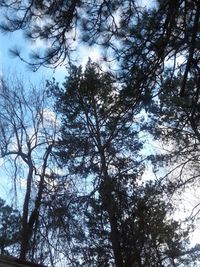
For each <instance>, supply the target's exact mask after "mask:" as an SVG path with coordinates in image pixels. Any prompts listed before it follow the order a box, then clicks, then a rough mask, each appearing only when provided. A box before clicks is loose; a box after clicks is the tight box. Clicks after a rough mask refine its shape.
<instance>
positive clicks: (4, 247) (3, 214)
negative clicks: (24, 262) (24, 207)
mask: <svg viewBox="0 0 200 267" xmlns="http://www.w3.org/2000/svg"><path fill="white" fill-rule="evenodd" d="M0 221H1V224H0V253H1V254H8V255H9V254H12V255H13V253H14V255H16V254H17V251H19V243H20V231H21V229H20V225H21V216H20V213H19V211H18V210H16V209H14V208H13V207H12V206H9V205H6V204H5V201H4V200H3V199H0Z"/></svg>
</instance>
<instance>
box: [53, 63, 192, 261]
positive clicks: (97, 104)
mask: <svg viewBox="0 0 200 267" xmlns="http://www.w3.org/2000/svg"><path fill="white" fill-rule="evenodd" d="M48 87H49V90H50V91H52V92H54V94H55V96H56V97H57V109H58V111H59V112H60V113H61V115H62V117H61V119H62V128H61V137H60V139H59V140H58V144H57V150H58V151H57V155H58V156H59V158H60V161H61V164H62V166H66V168H67V170H68V172H69V176H72V177H73V178H72V179H73V182H74V183H77V188H79V190H80V191H79V193H78V195H77V197H78V198H77V199H81V200H82V201H81V202H78V206H79V207H81V206H82V212H83V216H84V223H83V227H84V231H83V235H81V239H80V240H81V241H77V238H78V237H77V236H74V237H73V238H72V243H73V244H75V246H74V247H72V254H73V255H77V257H76V260H77V261H79V262H78V263H77V264H78V265H77V266H80V265H82V266H88V265H92V266H132V265H134V266H169V264H175V262H177V264H178V262H179V261H180V262H179V263H180V264H181V256H182V255H184V254H185V253H186V251H187V249H186V247H187V246H186V244H187V242H186V238H185V237H186V236H187V233H186V232H183V231H181V229H180V226H179V224H178V223H177V222H175V221H174V220H169V219H168V218H169V214H170V212H172V207H171V206H170V205H166V204H165V201H164V198H163V194H162V188H160V187H159V186H157V185H156V184H154V183H151V182H147V183H142V181H141V177H142V173H143V170H144V164H143V160H142V159H141V157H140V155H139V152H140V150H141V148H142V144H141V142H140V139H139V137H138V133H139V132H140V126H141V121H140V117H139V116H138V115H139V112H140V108H141V107H142V105H141V104H142V103H143V98H140V97H138V92H137V90H136V92H137V93H136V95H135V97H134V92H133V91H132V92H131V94H132V95H131V98H130V97H129V90H130V87H129V84H126V83H124V84H118V83H117V82H116V80H115V79H114V76H113V75H112V74H111V73H109V72H102V71H100V69H99V66H98V65H97V64H95V63H92V62H91V61H89V62H88V64H87V65H86V68H85V71H82V69H81V68H76V67H74V68H73V69H72V70H71V74H70V76H69V77H68V78H67V80H66V82H65V83H64V85H63V88H60V87H59V85H58V84H57V83H56V82H55V81H53V82H50V83H48ZM131 90H133V88H131ZM78 183H79V184H78ZM83 184H84V185H85V187H86V188H84V186H83ZM83 193H84V194H83ZM81 204H82V205H81ZM155 226H156V227H155ZM73 240H74V242H73ZM86 240H87V241H86ZM184 241H185V242H186V243H185V244H184V243H183V242H184ZM77 242H78V243H77ZM78 259H80V260H78ZM75 266H76V265H75Z"/></svg>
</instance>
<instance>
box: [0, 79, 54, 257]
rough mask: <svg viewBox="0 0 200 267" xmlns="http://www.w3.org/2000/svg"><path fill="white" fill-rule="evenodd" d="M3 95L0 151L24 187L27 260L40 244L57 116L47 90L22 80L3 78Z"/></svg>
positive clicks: (22, 245)
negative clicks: (38, 236) (36, 238)
mask: <svg viewBox="0 0 200 267" xmlns="http://www.w3.org/2000/svg"><path fill="white" fill-rule="evenodd" d="M0 96H1V100H0V106H1V112H0V121H1V123H0V153H1V157H2V158H3V159H4V160H5V164H7V163H6V162H9V164H11V168H13V181H14V184H15V187H16V190H17V191H18V188H19V185H18V183H19V182H20V183H21V184H22V189H23V190H22V193H21V194H22V196H23V197H24V200H23V204H22V206H23V207H22V210H21V212H22V228H21V234H20V238H21V240H20V258H21V259H23V260H24V259H26V258H27V257H29V258H31V257H33V255H32V256H31V253H33V254H34V250H35V248H36V247H37V244H35V243H34V242H32V244H31V246H30V242H31V241H33V240H34V235H35V234H36V233H37V231H38V222H39V218H40V208H41V205H42V199H43V194H44V188H45V187H46V182H47V179H46V175H47V174H48V173H49V172H50V171H51V168H52V164H51V161H52V149H53V146H54V142H55V138H56V131H57V129H56V118H55V117H52V116H53V115H54V114H53V113H51V111H50V109H48V106H47V105H46V98H45V92H44V91H42V90H41V89H40V90H39V91H37V90H36V88H35V87H33V86H32V87H31V88H30V89H29V91H28V90H27V89H26V87H25V85H24V84H23V83H22V81H21V80H20V79H17V78H16V79H15V80H12V83H11V81H10V82H8V81H5V80H3V79H2V80H1V86H0ZM23 183H24V185H23ZM41 253H42V251H41ZM28 255H29V256H28Z"/></svg>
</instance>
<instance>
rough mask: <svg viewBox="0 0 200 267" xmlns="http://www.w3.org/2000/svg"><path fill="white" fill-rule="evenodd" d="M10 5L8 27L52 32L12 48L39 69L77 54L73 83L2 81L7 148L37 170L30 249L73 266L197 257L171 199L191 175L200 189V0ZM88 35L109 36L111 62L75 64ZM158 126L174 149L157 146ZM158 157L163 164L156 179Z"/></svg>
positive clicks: (24, 230)
mask: <svg viewBox="0 0 200 267" xmlns="http://www.w3.org/2000/svg"><path fill="white" fill-rule="evenodd" d="M0 8H1V10H2V12H3V14H4V18H3V19H2V21H1V30H2V31H3V32H14V31H22V32H23V33H24V35H25V37H26V38H28V39H29V40H31V41H35V42H37V41H38V40H39V41H43V47H42V48H41V49H40V50H39V51H33V53H32V54H31V57H30V58H25V56H24V54H23V50H21V51H20V49H19V48H11V52H12V53H13V54H15V55H16V56H18V57H19V58H20V59H21V60H22V61H23V62H24V63H27V64H28V65H29V66H31V67H32V68H33V70H37V69H38V68H40V67H41V66H45V67H50V68H55V69H56V68H57V67H59V66H60V65H62V64H64V65H66V66H67V70H66V78H65V82H64V84H63V85H60V84H59V82H57V81H56V80H49V81H47V84H46V87H45V90H43V91H42V90H38V91H37V90H35V89H34V90H33V88H32V90H30V89H27V90H24V86H23V85H22V83H21V81H19V80H17V81H16V83H15V84H16V86H14V87H13V84H14V83H13V84H12V85H11V84H9V83H8V82H5V80H4V79H2V82H1V88H0V89H1V91H0V95H1V99H0V106H1V109H0V110H1V111H0V119H1V120H0V154H1V157H2V158H4V160H5V161H6V160H7V159H8V160H9V162H11V163H12V168H13V170H14V176H13V178H14V182H16V181H18V179H19V177H20V175H22V173H23V176H24V177H26V178H25V180H26V186H25V188H24V192H23V199H24V200H23V205H22V207H21V210H19V212H20V214H21V215H20V216H21V223H20V225H21V227H19V231H20V233H21V239H20V241H19V243H18V245H17V249H19V256H20V257H21V258H22V259H26V258H28V259H30V260H33V261H36V262H41V263H47V264H51V266H55V265H56V262H57V261H59V260H61V259H62V257H64V261H65V264H68V265H69V266H116V267H123V266H127V267H129V266H130V267H131V266H136V267H137V266H138V267H150V266H158V267H161V266H166V267H167V266H180V267H182V266H195V264H196V262H197V258H198V254H199V246H198V245H197V246H195V247H194V248H191V246H190V245H189V241H188V237H189V234H190V231H191V228H192V227H189V226H188V227H186V226H185V227H183V224H181V222H180V221H176V220H175V219H173V215H174V211H175V209H176V208H174V206H173V201H170V200H171V198H172V199H173V195H174V194H176V192H180V191H177V190H178V189H181V190H183V189H185V188H186V187H187V186H192V184H193V185H194V184H195V186H196V188H197V189H198V190H199V185H198V183H199V141H200V129H199V120H200V117H199V101H200V100H199V92H200V90H199V86H200V85H199V84H200V83H199V75H200V69H199V68H200V67H199V47H200V46H199V38H200V34H199V33H200V31H199V25H200V2H199V1H198V0H193V1H191V0H175V1H172V0H167V1H155V2H153V1H152V2H151V3H150V4H149V5H148V6H144V5H141V3H140V1H136V0H125V1H118V0H100V1H94V0H90V1H82V0H74V1H63V0H56V1H51V0H50V1H46V0H42V1H41V0H31V1H29V0H23V1H17V0H16V1H13V0H8V1H4V0H3V1H0ZM83 43H84V44H87V45H88V46H97V47H99V49H100V52H101V56H102V57H101V60H102V62H104V63H106V64H107V70H104V69H103V68H102V67H101V65H100V64H98V63H94V62H92V60H89V61H88V63H87V65H86V66H77V65H76V64H74V52H75V53H76V51H77V47H79V46H81V45H82V44H83ZM28 92H29V93H28ZM52 116H53V117H52ZM150 135H151V136H150ZM144 136H145V137H144ZM150 138H151V140H152V139H153V141H152V143H153V142H157V141H158V143H159V148H161V147H162V148H164V149H165V153H160V152H158V151H156V152H155V153H154V154H153V155H149V151H147V149H146V150H145V140H146V139H150ZM151 146H152V144H151ZM144 150H145V152H144ZM159 151H160V150H159ZM147 154H148V155H149V156H147ZM150 162H151V164H152V165H153V167H156V166H158V167H159V168H157V172H156V171H155V173H154V175H155V177H154V178H153V179H152V173H150V171H149V170H148V164H150ZM163 167H164V168H163ZM155 169H156V168H154V170H155ZM21 170H23V172H20V171H21ZM145 173H147V174H145ZM163 173H164V175H163ZM148 175H149V177H148ZM15 184H16V183H15ZM3 205H4V203H3V202H2V205H1V210H2V211H4V210H5V209H4V208H3ZM198 207H199V203H198V204H197V205H196V207H195V212H194V214H195V216H194V218H197V215H198V213H199V210H198ZM9 212H11V213H12V212H14V211H12V209H11V210H10V211H9ZM194 218H193V219H194ZM15 219H16V220H18V217H17V216H16V217H15V216H14V218H13V220H15ZM188 222H189V221H188ZM13 224H14V222H13ZM185 224H186V222H185ZM14 233H15V231H14V229H13V235H15V234H14ZM17 233H18V231H17ZM6 238H7V237H6ZM11 239H13V241H12V242H11V241H10V239H8V243H9V242H10V243H9V246H10V248H9V249H11V248H12V246H13V245H14V246H15V244H16V243H15V242H16V241H15V237H11ZM6 242H7V241H6ZM5 248H6V250H5ZM9 249H7V247H2V249H1V251H2V253H7V252H8V250H9ZM5 251H6V252H5ZM197 264H198V263H197Z"/></svg>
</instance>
